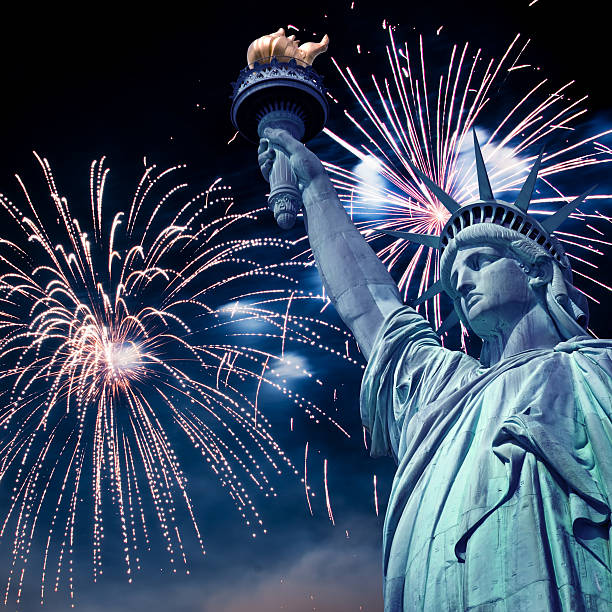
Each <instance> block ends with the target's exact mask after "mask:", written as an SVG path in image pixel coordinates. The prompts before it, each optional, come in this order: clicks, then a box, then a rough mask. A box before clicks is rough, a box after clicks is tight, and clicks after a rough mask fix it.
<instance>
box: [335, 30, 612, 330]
mask: <svg viewBox="0 0 612 612" xmlns="http://www.w3.org/2000/svg"><path fill="white" fill-rule="evenodd" d="M388 32H389V39H390V41H389V45H388V46H387V47H386V51H387V59H388V70H389V73H388V75H387V76H385V77H384V78H383V79H382V80H381V78H379V77H377V76H376V75H372V77H371V78H372V85H373V87H374V91H375V95H368V93H367V91H366V90H365V89H364V88H363V87H362V85H361V84H360V81H359V79H358V78H357V77H356V76H355V75H354V74H353V71H352V70H351V69H350V68H348V67H347V68H342V67H341V66H340V65H339V64H338V63H337V62H336V61H335V60H333V61H334V64H335V66H336V68H337V69H338V71H339V72H340V74H341V75H342V77H343V79H344V81H345V83H346V85H347V87H348V89H349V91H350V93H351V94H352V96H353V98H354V99H355V100H356V101H357V104H358V108H359V111H360V114H362V115H363V116H364V119H362V120H359V119H356V118H355V117H353V115H352V114H350V113H349V112H348V111H345V115H346V117H347V118H348V119H349V120H350V122H351V123H352V126H353V128H356V129H357V131H358V132H359V134H360V136H361V137H362V138H363V139H365V141H366V144H361V145H360V146H359V147H355V146H353V145H352V144H350V143H349V142H348V141H347V140H345V139H344V138H341V137H340V136H338V135H337V134H335V133H334V132H332V131H331V130H328V129H326V130H325V132H326V134H327V135H328V136H329V137H331V138H332V139H333V140H334V141H336V142H338V143H339V144H340V145H341V146H342V147H344V148H345V149H346V150H348V151H349V152H351V153H352V154H354V155H355V156H356V157H357V158H358V159H359V160H360V162H361V163H360V167H359V168H358V170H356V171H348V170H346V169H344V168H342V167H340V166H337V165H335V164H330V163H328V164H326V167H327V169H328V171H329V172H330V174H331V175H332V180H333V182H334V184H335V186H336V189H337V190H338V191H339V193H340V198H341V200H342V201H343V203H344V205H345V207H346V209H347V211H348V212H349V214H350V215H351V217H353V218H354V219H355V221H356V223H357V225H358V227H359V228H360V229H361V230H362V231H363V232H364V234H365V236H366V238H367V239H368V240H369V241H374V240H377V239H378V238H381V236H383V234H381V232H380V230H409V231H412V232H418V233H424V234H439V233H440V230H441V229H442V227H443V226H444V224H445V223H446V221H447V219H448V216H449V214H448V211H447V210H446V209H445V208H444V206H442V204H441V203H440V202H439V201H438V200H437V198H436V197H435V195H434V194H432V193H431V192H430V191H429V189H428V188H427V187H426V186H425V185H424V184H423V183H422V181H420V180H419V179H418V178H417V177H416V176H415V173H414V172H413V170H412V169H411V167H410V165H409V163H408V162H411V163H412V164H414V165H415V166H416V167H418V168H419V170H420V171H421V172H423V173H425V174H426V175H427V176H428V177H430V178H431V179H432V180H433V181H434V182H436V183H437V184H438V185H440V186H441V187H442V189H444V190H445V191H446V192H447V193H448V194H450V195H451V196H452V197H453V199H454V200H456V201H457V202H460V203H463V202H468V201H473V200H475V199H477V194H478V190H477V180H476V171H475V166H474V157H473V153H472V150H471V140H472V139H471V134H470V132H471V130H472V129H475V128H476V126H479V125H480V123H481V122H485V121H486V119H485V117H486V112H485V111H486V110H487V109H489V108H491V106H492V105H495V104H500V105H501V104H502V103H503V108H502V107H501V106H500V109H499V110H500V111H503V112H505V115H504V117H503V118H502V119H499V118H497V119H493V121H494V125H496V126H497V127H496V128H495V130H494V131H493V132H491V133H490V134H487V133H486V132H484V130H479V136H480V140H481V145H482V148H483V153H484V157H485V162H486V163H487V168H488V173H489V176H490V178H491V181H492V186H493V191H494V193H495V194H496V196H497V197H500V196H502V195H503V194H504V193H507V192H513V191H518V189H519V188H520V186H521V185H522V184H523V183H524V181H525V178H526V175H527V173H528V171H529V169H530V167H531V165H532V164H533V162H534V161H535V158H536V157H537V155H538V153H539V147H540V146H541V145H542V144H546V145H547V147H546V152H545V154H544V158H543V163H542V168H541V170H540V173H539V179H540V181H539V185H540V186H542V184H545V185H546V189H547V190H548V192H549V193H548V194H547V195H546V196H543V195H536V197H535V198H534V200H532V202H534V203H536V204H538V203H539V204H544V205H545V206H544V208H547V210H541V211H539V212H542V213H544V214H546V213H550V212H554V210H556V208H558V207H559V206H560V204H561V203H565V202H567V201H569V200H570V199H572V198H573V197H575V196H576V195H578V194H577V193H576V194H566V193H563V192H562V188H561V187H560V181H562V180H563V179H564V178H565V175H566V174H567V173H568V172H570V171H572V170H576V169H581V168H585V167H589V166H598V165H600V164H606V163H609V162H610V161H612V155H611V151H610V149H609V148H608V147H606V146H605V145H603V144H602V143H601V142H599V141H600V139H602V138H605V137H606V136H608V135H609V134H610V133H612V130H606V131H602V132H601V133H597V134H593V135H588V136H585V137H580V136H577V134H578V132H575V128H574V127H572V126H573V125H575V124H576V121H577V120H578V119H579V118H581V117H583V115H584V113H585V112H586V111H585V110H584V109H583V108H581V105H582V103H583V102H584V101H585V99H586V97H583V98H580V99H576V100H570V99H569V98H568V95H567V94H568V89H569V88H570V86H571V85H572V83H567V84H566V85H564V86H562V87H559V88H558V89H556V90H554V91H549V92H548V93H546V88H547V82H546V79H542V80H541V81H539V82H538V83H536V84H535V85H534V86H532V87H529V88H527V89H525V90H524V92H523V93H520V89H517V88H516V87H515V88H514V89H513V90H510V88H509V87H508V86H507V85H504V87H503V88H502V92H503V96H499V92H498V90H499V89H500V86H501V85H502V82H503V81H504V80H505V79H506V77H507V76H508V74H509V73H513V72H515V71H518V70H524V69H526V68H529V65H528V64H525V63H523V62H522V57H523V55H524V51H525V48H526V47H527V43H525V44H523V43H521V42H520V40H519V37H518V36H517V37H516V38H515V39H514V40H513V41H512V43H511V44H510V45H509V47H508V48H507V49H506V51H505V53H504V54H503V56H502V58H501V59H500V60H498V61H496V60H490V61H486V60H485V59H484V58H483V55H482V52H481V50H475V51H474V50H471V49H470V48H469V45H468V44H465V45H464V46H463V47H462V48H459V47H457V46H454V47H453V48H452V51H451V53H450V60H449V63H448V66H447V68H446V69H445V71H444V73H443V74H440V76H439V79H438V80H436V81H435V82H433V83H432V81H431V78H430V77H429V76H428V73H427V71H426V68H425V66H426V58H425V50H424V45H423V40H422V37H421V38H420V45H419V51H418V53H416V54H413V53H411V52H410V50H409V47H408V45H407V44H404V45H398V44H397V43H396V41H395V39H394V35H393V28H391V27H389V28H388ZM496 95H497V98H496V100H492V98H493V97H494V96H496ZM511 100H514V102H512V101H511ZM489 120H490V119H489ZM561 136H562V137H563V142H562V144H551V142H552V141H553V139H554V138H557V137H558V138H557V143H558V142H561ZM466 137H467V140H466ZM572 138H574V140H572ZM575 179H576V180H578V179H579V177H578V175H576V176H575ZM578 182H579V183H580V184H582V181H578ZM578 191H579V190H578ZM609 197H610V196H608V195H591V196H589V198H588V200H589V204H590V206H587V207H585V208H587V209H588V213H589V214H584V213H582V212H580V213H576V215H573V216H574V217H575V218H579V219H582V220H585V219H586V220H587V221H588V220H589V219H595V218H599V219H602V218H603V219H605V220H608V218H607V217H604V216H603V215H601V213H599V211H597V210H593V208H594V207H593V201H594V200H597V199H604V198H609ZM500 199H503V198H500ZM549 204H550V205H551V206H550V208H548V205H549ZM536 212H538V211H536ZM587 227H588V229H589V230H592V234H589V236H583V235H581V234H566V233H563V232H557V237H558V238H559V239H560V240H561V241H563V242H565V243H566V244H567V245H569V252H568V256H569V257H571V258H573V260H574V261H575V262H577V263H578V269H576V270H575V274H576V275H577V276H579V277H582V278H584V279H586V280H587V281H589V283H591V282H592V283H595V284H596V285H598V286H603V287H605V288H606V289H608V290H609V287H607V286H606V285H603V284H602V283H599V281H597V280H596V279H594V278H593V277H592V275H591V273H590V272H588V268H593V267H596V266H595V264H593V263H592V262H590V261H589V260H588V258H587V259H585V258H583V257H580V254H579V253H577V252H576V251H577V250H578V251H582V252H585V251H586V252H587V254H588V255H599V254H601V251H600V250H599V248H598V247H599V246H608V245H609V242H608V241H606V240H605V239H602V237H601V232H600V231H598V230H597V229H595V228H593V227H592V226H591V225H587ZM383 241H384V245H385V246H383V247H379V248H377V253H378V255H379V257H380V258H381V259H382V260H383V261H384V262H385V263H386V265H387V266H388V267H389V269H390V270H392V269H393V268H395V267H397V265H398V263H399V262H401V265H403V266H404V265H405V269H404V270H403V272H402V273H401V276H400V278H399V281H398V284H399V287H400V290H401V291H402V292H403V295H404V299H406V300H407V299H408V293H409V290H410V291H411V292H412V293H413V295H412V296H411V297H412V298H414V297H416V295H414V294H415V293H416V294H417V295H422V294H423V293H424V292H425V291H426V290H427V288H428V286H430V285H431V284H432V283H433V282H434V281H435V280H437V278H438V259H437V254H436V253H434V249H429V248H425V247H423V246H420V247H418V248H417V249H416V250H414V248H413V247H412V246H411V244H410V243H408V242H406V241H402V240H399V239H398V240H393V241H390V239H389V237H384V238H383V239H382V240H381V241H377V242H376V244H377V245H378V244H381V243H382V242H383ZM572 247H573V248H572ZM407 257H408V264H407V265H406V264H405V262H406V258H407ZM587 257H588V256H587ZM585 266H586V268H585ZM418 275H420V278H418V279H417V278H416V276H418ZM415 281H416V284H417V285H418V290H417V291H416V292H415V291H414V289H415V288H414V282H415ZM588 289H589V287H588V286H587V288H586V290H587V291H588ZM585 293H586V291H585ZM586 294H587V296H588V297H589V298H591V299H593V300H594V301H597V300H596V299H595V298H594V297H593V296H591V295H589V294H588V293H586ZM427 309H428V304H427V302H426V303H425V316H428V310H427ZM433 322H434V324H435V325H436V326H440V325H441V322H442V313H441V308H440V301H439V296H436V297H435V298H434V299H433Z"/></svg>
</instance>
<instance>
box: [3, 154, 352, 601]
mask: <svg viewBox="0 0 612 612" xmlns="http://www.w3.org/2000/svg"><path fill="white" fill-rule="evenodd" d="M37 159H38V161H39V163H40V165H41V166H42V169H43V171H44V175H45V178H46V181H47V185H48V188H49V192H50V195H51V199H52V201H53V204H54V211H53V217H54V219H55V220H56V224H55V225H56V227H53V224H52V223H51V224H49V223H48V222H47V221H46V217H47V216H48V214H49V211H48V210H46V211H43V210H42V209H37V208H36V207H35V206H34V205H33V202H32V199H31V198H30V196H29V194H28V191H27V190H26V188H25V186H24V184H23V182H22V181H21V180H20V179H19V177H18V180H19V184H20V185H21V187H22V189H23V192H24V194H25V198H26V210H25V211H22V210H21V209H20V208H19V207H17V206H16V205H15V204H13V203H12V202H11V201H10V200H9V199H8V198H6V197H5V196H1V195H0V204H1V205H2V208H3V209H4V210H5V212H6V213H8V215H9V217H10V219H11V222H12V223H14V224H15V225H16V227H17V228H18V230H20V232H21V238H17V239H16V238H13V237H12V238H11V240H5V239H2V240H0V262H1V265H2V269H1V274H0V365H1V368H2V370H1V373H0V378H1V379H2V381H3V387H2V388H3V392H2V394H1V395H0V397H1V399H2V405H1V406H0V427H2V431H3V434H2V437H1V438H0V482H3V483H12V485H11V488H12V492H11V494H10V495H11V497H10V499H9V503H8V509H7V511H6V515H5V516H4V517H1V518H0V538H2V539H4V540H7V541H8V542H10V546H11V553H10V556H8V559H9V560H8V562H7V565H8V566H9V568H8V571H9V576H8V583H7V587H6V593H5V603H6V602H8V601H9V596H12V597H13V598H14V599H15V600H16V601H17V602H19V600H20V598H21V591H22V588H23V584H24V576H25V570H26V567H28V559H29V554H30V551H31V546H32V541H33V537H34V534H36V533H39V532H42V533H46V536H45V542H46V544H45V545H44V555H43V557H44V558H43V559H42V563H41V591H40V593H41V602H42V601H44V597H45V591H46V590H48V589H49V588H52V589H55V590H58V588H59V586H60V581H61V580H62V579H64V580H65V582H64V584H66V585H67V586H68V589H69V591H70V596H71V597H73V594H74V585H73V574H72V570H73V557H74V554H73V549H74V542H75V540H78V539H79V536H78V535H77V534H78V533H82V532H83V531H84V530H85V529H86V530H87V533H86V534H85V535H84V536H81V537H84V538H86V540H87V541H91V542H92V543H93V546H92V559H93V577H94V580H95V579H96V578H97V577H98V576H99V575H100V574H102V573H103V563H102V552H103V542H104V532H105V522H106V521H107V520H109V519H107V518H105V517H106V516H107V514H108V512H107V511H104V510H103V509H104V508H107V507H109V505H110V506H113V507H114V508H115V510H114V511H113V512H112V513H111V514H112V515H113V516H118V518H119V528H120V531H121V539H122V541H121V545H120V546H121V549H122V550H123V559H124V561H125V567H126V571H127V574H128V579H129V580H130V581H131V580H132V576H133V575H134V572H135V571H136V570H138V569H140V566H141V559H140V555H141V553H140V548H141V547H142V544H143V543H144V544H145V546H146V547H147V548H148V547H149V545H150V544H151V541H152V530H151V526H150V525H149V522H150V521H151V519H150V518H147V516H148V515H152V516H154V517H156V518H155V519H154V521H155V522H156V523H157V524H158V526H159V530H160V532H161V536H162V538H163V540H164V548H165V549H166V550H167V551H168V556H169V562H170V564H171V566H172V567H175V566H176V565H178V564H179V563H180V564H182V565H184V566H186V564H187V557H186V553H185V552H184V547H183V535H182V531H183V529H184V528H187V529H193V532H194V534H195V537H196V538H197V540H198V542H199V544H200V547H201V550H202V552H204V545H203V539H202V536H201V532H200V528H199V526H198V522H197V520H196V514H195V510H194V504H193V502H192V499H191V498H190V496H189V493H188V489H187V477H186V475H185V473H184V471H183V468H182V466H181V462H180V461H179V458H178V454H177V451H176V448H175V443H176V441H177V440H178V439H180V438H182V439H184V440H185V441H186V442H187V443H188V446H190V447H191V448H193V449H195V450H196V451H197V452H198V453H200V454H201V456H202V458H203V460H204V461H205V462H206V463H207V464H208V466H209V467H210V469H211V470H212V472H213V473H214V475H215V478H216V479H218V481H219V482H220V483H221V485H222V486H223V487H224V488H225V490H226V491H227V492H228V493H229V495H230V497H231V498H232V500H233V502H234V504H235V505H236V507H237V509H238V512H239V513H240V514H241V515H242V517H243V519H244V521H245V523H246V524H247V525H249V526H250V527H251V529H256V530H257V531H261V532H263V533H265V532H266V529H265V528H264V526H263V521H262V519H261V518H260V515H259V512H258V511H257V508H256V506H255V503H254V495H255V493H258V492H261V493H262V494H264V495H265V496H271V497H274V496H276V492H275V490H274V486H273V478H274V477H277V476H278V475H279V474H281V473H289V474H292V475H295V474H298V470H297V469H296V468H295V466H294V465H293V464H292V462H291V460H290V459H289V457H288V456H287V455H286V454H285V453H284V451H283V450H282V449H281V447H280V446H279V444H278V443H277V442H276V440H275V439H274V437H273V436H272V432H271V424H270V421H269V420H268V418H267V417H266V415H265V413H264V412H263V411H262V409H261V405H260V406H257V397H258V395H259V393H260V390H261V388H262V386H265V387H267V388H270V389H271V390H273V391H279V392H280V393H281V394H282V397H283V400H284V402H285V403H286V404H288V405H290V406H293V407H294V408H299V409H301V410H303V411H304V412H305V413H306V415H307V416H308V417H310V418H314V417H315V416H316V421H317V422H319V421H318V420H319V419H325V420H326V421H327V422H331V423H332V424H335V425H337V427H338V430H339V431H341V432H342V434H343V435H344V434H346V432H344V430H342V428H341V427H340V425H338V424H337V423H335V421H333V420H332V419H331V418H329V417H326V416H325V414H324V413H323V411H322V410H321V409H320V408H319V407H318V406H317V405H316V404H314V403H313V402H311V401H310V400H309V399H308V398H306V397H304V396H303V395H300V394H298V393H296V392H294V391H292V389H291V388H290V385H289V383H286V384H285V381H286V377H287V376H288V375H287V374H284V375H283V374H282V371H283V368H285V369H286V368H293V370H292V374H291V375H292V376H296V375H299V376H301V377H305V378H311V379H312V380H313V382H317V383H319V384H322V382H321V381H319V380H318V379H316V377H314V375H313V374H312V373H311V372H309V371H308V369H306V368H305V367H301V368H299V367H297V366H293V365H291V359H290V357H291V355H290V354H288V349H289V347H290V346H291V345H294V344H299V346H300V348H301V349H302V348H303V347H304V346H306V347H314V348H313V349H312V350H315V351H318V352H325V353H326V354H328V355H331V356H333V358H336V359H339V360H342V361H343V362H345V363H352V364H354V365H357V362H356V361H355V360H353V359H352V358H350V357H348V355H346V356H345V353H344V352H343V351H340V350H338V349H336V348H334V347H332V346H326V345H322V344H321V342H320V335H321V333H322V331H321V330H322V329H324V330H325V332H326V334H327V335H329V333H330V332H331V333H332V335H333V334H338V338H339V340H338V342H339V346H342V345H343V344H344V341H345V339H346V338H347V337H348V334H347V332H344V331H342V330H340V329H339V328H337V327H335V326H333V325H331V324H330V323H327V322H325V321H323V320H320V319H318V318H315V317H310V316H307V315H306V314H303V313H304V312H305V311H306V312H307V310H305V308H304V306H305V305H307V304H308V303H309V302H315V303H314V304H313V308H316V309H317V310H318V309H319V307H320V303H321V302H322V297H321V296H316V295H312V294H309V293H306V292H303V291H301V290H300V289H299V287H298V286H297V285H298V281H297V280H296V278H295V273H296V272H297V271H298V270H300V269H301V268H303V267H304V264H300V263H298V262H286V261H285V258H286V255H290V254H291V251H292V249H293V243H291V242H289V241H287V240H283V239H278V238H253V239H244V238H236V236H237V235H239V234H238V232H237V231H236V230H239V228H240V227H241V226H242V227H243V228H244V224H245V223H249V224H253V222H254V220H256V219H257V217H258V215H259V214H260V213H262V212H265V211H264V209H261V210H256V211H249V212H245V213H241V214H231V215H230V214H227V211H228V210H229V208H230V207H231V204H232V202H233V199H232V196H231V189H230V188H229V187H228V186H225V185H223V184H222V181H221V179H217V180H216V181H215V182H214V183H213V185H211V187H209V188H208V189H207V190H205V191H203V192H202V193H199V194H197V195H196V196H195V197H193V198H191V199H190V200H189V201H187V202H186V203H184V204H183V205H182V206H180V207H179V208H177V207H176V204H175V202H176V198H177V194H178V193H179V192H181V191H182V190H184V189H185V188H186V184H180V185H175V186H172V187H170V188H167V187H165V184H166V181H167V180H168V177H171V176H172V175H173V174H174V173H175V172H177V171H178V170H180V169H181V168H182V167H181V166H177V167H174V168H169V169H167V170H164V171H159V170H157V169H156V167H155V166H150V167H148V168H146V171H145V172H144V175H143V177H142V179H141V181H140V183H139V184H138V187H137V189H136V193H135V196H134V198H133V201H132V203H131V205H130V206H129V209H128V210H127V213H124V212H117V213H116V214H115V215H114V216H113V217H112V220H111V222H110V223H107V222H106V220H105V217H104V216H103V214H102V213H103V208H104V206H103V193H104V186H105V183H106V180H107V177H108V169H107V168H105V166H104V159H102V160H100V161H96V162H93V164H92V165H91V174H90V191H91V218H90V219H89V221H88V222H87V223H88V225H87V228H86V226H85V225H84V224H82V223H81V221H79V220H78V219H77V218H76V217H75V216H73V214H72V212H71V208H70V206H69V204H68V201H67V200H66V198H64V197H62V196H61V195H60V192H59V191H58V188H57V186H56V182H55V179H54V176H53V174H52V172H51V170H50V167H49V164H48V162H47V160H46V159H41V158H40V157H38V156H37ZM160 193H161V195H159V194H160ZM153 200H154V201H153ZM152 201H153V205H152ZM144 211H146V213H145V212H144ZM218 211H221V214H219V213H218ZM223 211H225V213H223ZM168 219H171V221H170V223H167V220H168ZM58 228H59V229H58ZM86 229H87V230H89V231H86ZM58 231H59V232H60V233H61V235H62V236H63V238H62V240H61V241H60V242H59V243H57V244H56V243H55V242H54V240H53V239H52V237H51V236H52V235H53V233H54V232H58ZM244 234H245V232H244V229H243V231H242V235H244ZM251 252H253V253H255V252H256V253H257V255H256V256H250V253H251ZM267 253H269V255H270V256H271V257H272V259H271V260H269V261H272V262H273V263H270V264H268V265H266V264H265V263H256V262H255V260H257V261H258V262H261V261H262V260H268V258H267V256H266V254H267ZM262 281H265V286H263V284H262ZM300 304H301V305H302V308H300V307H299V306H300ZM290 305H293V308H292V309H291V312H290V308H289V306H290ZM315 312H316V311H315ZM187 321H189V323H188V322H187ZM195 322H197V325H196V323H195ZM273 347H275V348H274V349H273ZM359 367H361V366H359ZM279 371H281V374H279ZM249 389H251V391H249ZM346 435H348V434H346ZM247 483H249V484H247ZM85 498H87V499H90V500H91V502H90V503H83V500H84V499H85ZM179 502H181V503H184V506H185V507H186V511H187V513H188V516H189V519H190V520H189V522H190V523H191V527H189V522H188V523H186V525H187V527H185V526H184V525H180V524H179V522H180V521H179V519H177V506H178V503H179ZM149 509H152V511H150V510H149ZM48 517H51V518H49V520H48V521H47V518H48ZM111 520H112V519H111ZM83 525H88V527H83ZM253 535H254V536H255V535H256V533H253ZM32 565H33V564H32V563H29V566H30V570H29V571H30V572H33V571H34V567H31V566H32ZM52 568H54V569H52ZM174 571H176V569H175V570H174ZM52 574H55V575H54V576H52ZM11 593H12V595H11Z"/></svg>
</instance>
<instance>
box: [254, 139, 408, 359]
mask: <svg viewBox="0 0 612 612" xmlns="http://www.w3.org/2000/svg"><path fill="white" fill-rule="evenodd" d="M264 136H265V137H264V138H263V139H262V140H261V143H260V145H259V165H260V167H261V170H262V173H263V175H264V177H265V178H266V179H267V178H268V175H269V173H270V170H271V168H272V164H273V163H274V156H275V153H274V149H273V148H272V147H271V146H270V145H274V147H276V148H278V149H280V150H281V151H283V152H284V153H285V154H286V155H287V156H288V157H289V160H290V163H291V167H292V169H293V171H294V172H295V174H296V176H297V178H298V181H299V188H300V190H301V192H302V201H303V203H304V214H305V219H306V228H307V231H308V238H309V240H310V246H311V248H312V252H313V254H314V258H315V262H316V264H317V268H318V270H319V274H320V275H321V279H322V280H323V284H324V286H325V290H326V291H327V294H328V295H329V297H330V299H331V301H332V304H333V305H334V306H335V308H336V310H337V311H338V314H339V315H340V317H341V318H342V320H343V321H344V322H345V323H346V325H347V326H348V327H349V328H350V330H351V331H352V332H353V335H354V336H355V339H356V340H357V342H358V344H359V347H360V348H361V350H362V352H363V354H364V355H365V356H366V358H368V356H369V354H370V352H371V349H372V345H373V342H374V339H375V337H376V334H377V333H378V331H379V329H380V327H381V325H382V323H383V321H384V319H385V317H386V316H387V315H389V314H390V313H391V312H393V311H394V310H396V309H397V308H399V307H400V306H401V305H402V301H401V298H400V296H399V291H398V288H397V285H396V284H395V282H394V281H393V279H392V278H391V276H390V275H389V272H388V271H387V269H386V268H385V266H384V265H383V263H382V262H381V261H380V259H378V257H377V256H376V254H375V253H374V251H372V249H371V247H370V245H369V244H368V243H367V242H366V241H365V239H364V238H363V236H362V235H361V233H360V232H359V230H357V228H356V227H355V226H354V225H353V222H352V221H351V219H350V218H349V216H348V215H347V214H346V211H345V210H344V207H343V206H342V204H341V203H340V200H339V199H338V196H337V194H336V191H335V189H334V187H333V185H332V183H331V181H330V179H329V177H328V175H327V173H326V172H325V169H324V168H323V165H322V164H321V162H320V161H319V159H318V158H317V157H316V155H314V153H312V152H311V151H310V150H308V149H307V148H306V147H305V146H304V145H303V144H302V143H300V142H299V141H298V140H296V139H295V138H293V137H292V136H291V135H290V134H289V133H288V132H286V131H284V130H276V129H270V128H268V129H267V130H266V131H265V133H264Z"/></svg>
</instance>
